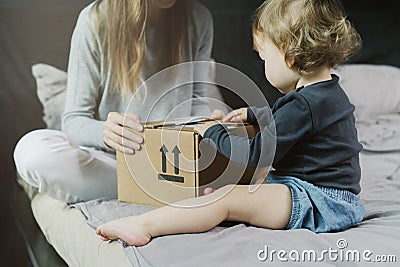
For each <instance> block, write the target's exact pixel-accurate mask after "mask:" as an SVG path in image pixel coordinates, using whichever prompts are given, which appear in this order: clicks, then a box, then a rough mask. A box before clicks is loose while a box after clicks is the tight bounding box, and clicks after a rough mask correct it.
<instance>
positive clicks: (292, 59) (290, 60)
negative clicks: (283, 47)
mask: <svg viewBox="0 0 400 267" xmlns="http://www.w3.org/2000/svg"><path fill="white" fill-rule="evenodd" d="M285 61H286V65H287V66H288V67H289V68H290V69H291V68H292V67H293V65H294V58H293V57H289V58H286V59H285Z"/></svg>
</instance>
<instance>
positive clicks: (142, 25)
mask: <svg viewBox="0 0 400 267" xmlns="http://www.w3.org/2000/svg"><path fill="white" fill-rule="evenodd" d="M150 5H151V4H150V1H149V0H97V2H96V3H95V4H94V6H93V7H94V8H93V11H94V15H95V25H96V28H97V30H98V32H99V33H100V34H99V35H100V36H101V37H100V38H101V40H100V41H101V46H102V50H103V53H104V55H103V56H104V65H103V70H102V71H103V73H102V74H103V81H102V82H103V83H104V82H105V80H106V77H107V75H108V74H110V77H111V88H112V90H113V92H115V93H118V94H120V95H121V96H122V97H128V96H129V95H131V94H132V93H133V94H134V93H135V92H136V91H137V89H138V86H139V85H140V83H141V82H143V79H142V77H141V76H140V75H141V67H142V64H143V59H144V54H145V50H146V34H145V33H146V26H147V24H148V22H149V15H150V8H151V6H150ZM165 11H166V16H168V18H167V21H168V22H169V27H168V28H169V29H168V30H169V34H168V36H169V38H170V49H171V51H170V53H169V56H170V59H169V62H170V64H171V65H175V64H178V63H180V62H182V53H183V51H184V50H185V49H186V47H187V43H188V39H187V27H188V26H187V25H188V23H189V19H190V16H189V14H190V13H189V0H177V1H176V3H175V5H174V6H173V7H171V8H169V9H167V10H165Z"/></svg>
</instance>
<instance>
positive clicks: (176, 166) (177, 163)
mask: <svg viewBox="0 0 400 267" xmlns="http://www.w3.org/2000/svg"><path fill="white" fill-rule="evenodd" d="M172 153H174V165H175V166H174V167H175V168H174V172H175V174H179V154H180V153H181V151H180V150H179V148H178V146H175V147H174V149H173V150H172Z"/></svg>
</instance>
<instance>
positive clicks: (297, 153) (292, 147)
mask: <svg viewBox="0 0 400 267" xmlns="http://www.w3.org/2000/svg"><path fill="white" fill-rule="evenodd" d="M268 114H270V112H269V109H268V107H263V108H255V107H251V108H248V112H247V119H248V122H250V123H255V124H256V123H258V124H260V125H267V127H264V131H267V130H270V128H269V127H268V124H270V121H268V118H270V116H268ZM272 114H273V117H274V121H275V127H276V150H275V156H274V158H273V164H272V166H273V168H274V170H273V173H274V174H277V175H288V176H294V177H297V178H300V179H302V180H305V181H308V182H310V183H312V184H314V185H318V186H325V187H333V188H338V189H346V190H349V191H350V192H352V193H355V194H358V193H359V192H360V191H361V189H360V178H361V170H360V164H359V152H360V151H361V150H362V146H361V144H360V143H359V142H358V138H357V130H356V127H355V118H354V106H353V105H352V104H351V103H350V101H349V99H348V97H347V95H346V93H345V92H344V91H343V89H342V88H341V87H340V85H339V78H338V77H337V76H336V75H332V80H329V81H323V82H319V83H315V84H312V85H309V86H306V87H301V88H298V89H296V90H295V91H292V92H290V93H289V94H287V95H285V96H283V97H281V98H279V99H278V100H277V101H276V103H275V105H274V106H273V108H272ZM257 118H258V120H257ZM261 128H263V127H261ZM204 138H210V139H211V140H213V141H214V142H215V144H216V146H217V149H218V151H219V152H221V153H222V154H224V155H225V156H227V157H228V158H230V157H231V142H232V146H233V147H234V148H235V149H234V151H245V150H249V149H250V151H249V158H248V162H247V164H248V165H249V166H252V167H255V166H257V164H258V162H259V160H260V155H261V153H262V147H266V144H267V142H271V140H268V139H270V138H271V135H270V134H263V135H262V134H260V133H258V134H257V136H256V137H255V138H251V139H249V138H246V137H238V136H234V137H232V136H229V135H228V133H227V131H226V130H225V128H224V127H223V126H222V125H215V126H212V127H210V128H209V129H208V130H207V131H206V132H205V134H204ZM263 139H266V140H263ZM263 144H264V145H263ZM232 157H234V155H232ZM232 157H231V158H232ZM246 160H247V158H246Z"/></svg>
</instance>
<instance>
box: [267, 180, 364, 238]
mask: <svg viewBox="0 0 400 267" xmlns="http://www.w3.org/2000/svg"><path fill="white" fill-rule="evenodd" d="M267 183H271V184H273V183H275V184H284V185H286V186H288V187H289V188H290V190H291V192H292V215H291V216H290V221H289V224H288V225H287V227H286V228H287V229H299V228H306V229H309V230H311V231H313V232H315V233H321V232H334V231H342V230H345V229H347V228H349V227H351V226H353V225H355V224H357V223H359V222H361V221H362V219H363V217H364V213H365V209H364V206H363V205H362V204H361V202H360V196H359V195H355V194H353V193H351V192H350V191H347V190H342V189H336V188H329V187H322V186H315V185H313V184H311V183H308V182H306V181H303V180H300V179H298V178H296V177H291V176H277V175H274V174H269V175H268V177H267Z"/></svg>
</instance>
